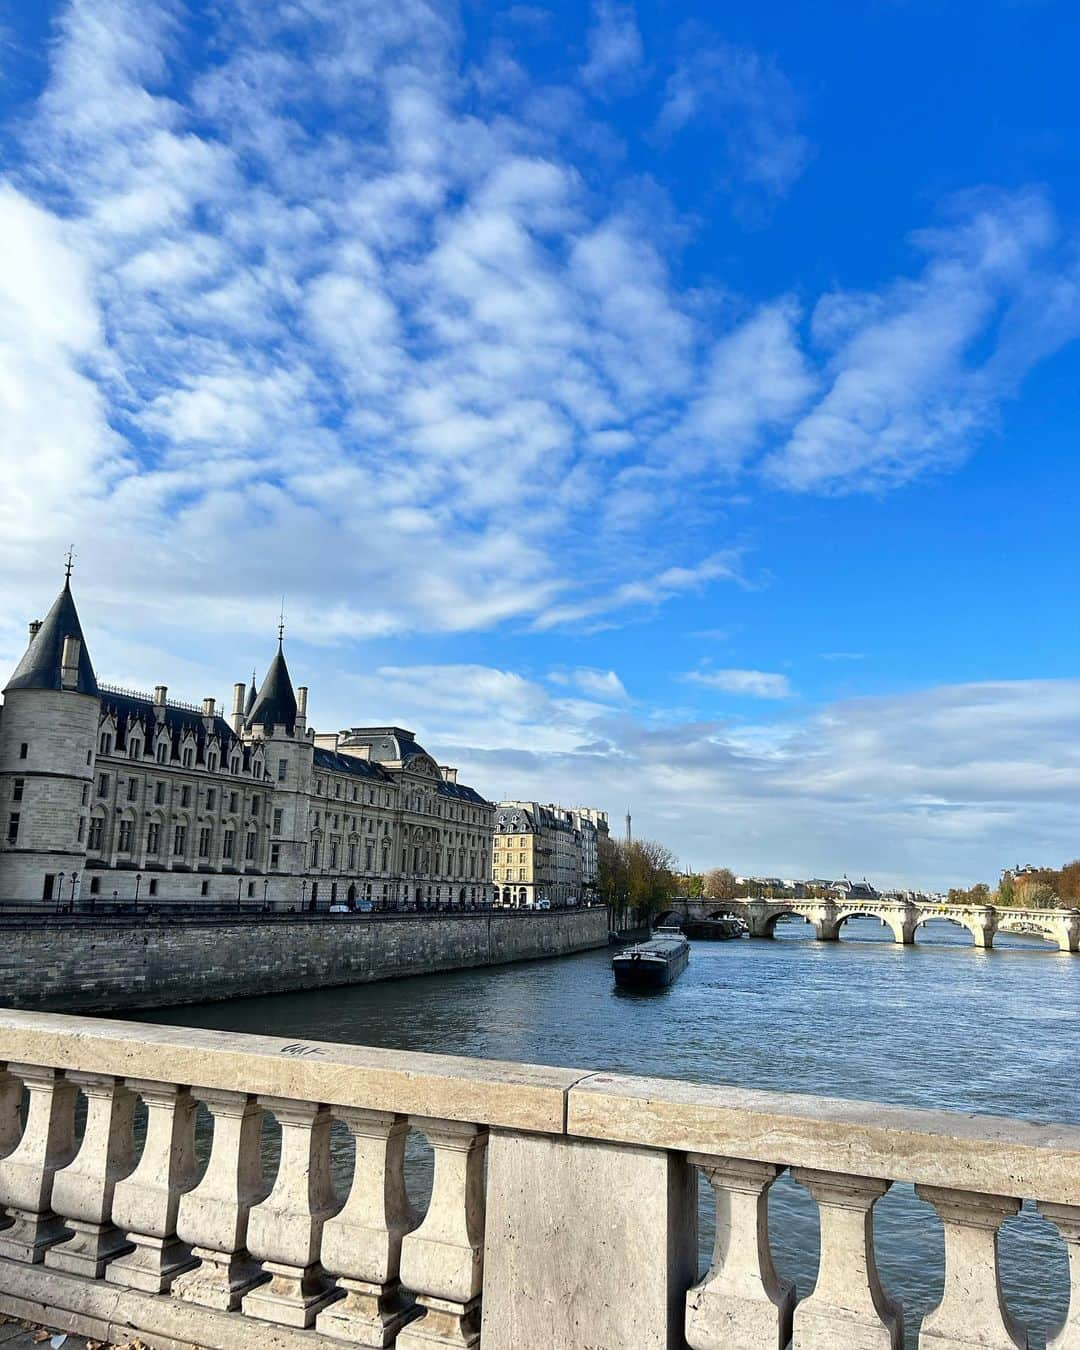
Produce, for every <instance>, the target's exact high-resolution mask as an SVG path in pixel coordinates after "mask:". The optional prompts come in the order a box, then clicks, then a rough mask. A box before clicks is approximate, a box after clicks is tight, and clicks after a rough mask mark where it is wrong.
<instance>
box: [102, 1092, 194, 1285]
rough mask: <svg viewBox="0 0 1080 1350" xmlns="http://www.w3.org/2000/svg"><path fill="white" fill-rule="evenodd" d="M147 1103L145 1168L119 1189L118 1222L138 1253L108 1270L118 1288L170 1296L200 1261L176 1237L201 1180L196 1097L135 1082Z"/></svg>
mask: <svg viewBox="0 0 1080 1350" xmlns="http://www.w3.org/2000/svg"><path fill="white" fill-rule="evenodd" d="M128 1086H129V1087H130V1088H132V1089H133V1090H134V1091H135V1092H137V1093H138V1094H139V1096H140V1097H142V1099H143V1102H144V1103H145V1105H146V1142H145V1143H144V1145H143V1151H142V1157H141V1158H140V1159H139V1165H138V1166H137V1167H136V1168H135V1171H134V1172H132V1174H131V1175H130V1176H129V1177H126V1178H125V1179H124V1180H123V1181H118V1182H117V1183H116V1188H115V1190H114V1191H113V1223H115V1224H116V1226H117V1227H118V1228H121V1229H123V1230H124V1232H125V1233H126V1234H127V1236H128V1239H129V1241H130V1242H131V1243H132V1244H133V1246H134V1250H133V1251H131V1252H130V1253H128V1255H126V1256H120V1257H117V1259H116V1260H115V1261H112V1262H110V1263H109V1265H108V1267H107V1268H106V1270H105V1278H106V1279H107V1280H110V1281H112V1283H114V1284H122V1285H126V1286H128V1287H129V1288H131V1289H142V1290H145V1291H146V1292H148V1293H151V1294H161V1293H165V1292H166V1290H168V1289H169V1287H170V1286H171V1284H172V1282H173V1280H174V1279H175V1278H176V1276H177V1275H179V1274H180V1272H181V1271H184V1270H189V1269H190V1268H191V1266H193V1265H194V1263H195V1259H194V1257H193V1256H192V1255H191V1253H190V1251H189V1250H188V1248H187V1247H186V1246H185V1245H184V1243H182V1242H181V1241H180V1239H179V1238H178V1237H177V1236H176V1215H177V1210H178V1209H179V1207H180V1197H181V1195H183V1193H184V1192H185V1191H187V1190H190V1189H191V1187H192V1185H193V1184H194V1182H195V1176H196V1171H197V1169H196V1164H195V1099H194V1097H192V1095H191V1092H190V1091H189V1090H188V1088H186V1087H177V1086H175V1085H174V1084H172V1083H151V1082H145V1081H143V1080H141V1079H129V1080H128Z"/></svg>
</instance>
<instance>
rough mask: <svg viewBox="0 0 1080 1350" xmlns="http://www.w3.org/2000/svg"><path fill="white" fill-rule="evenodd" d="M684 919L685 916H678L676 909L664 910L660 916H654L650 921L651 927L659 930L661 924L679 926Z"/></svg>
mask: <svg viewBox="0 0 1080 1350" xmlns="http://www.w3.org/2000/svg"><path fill="white" fill-rule="evenodd" d="M684 917H685V916H684V915H682V914H680V913H679V911H678V910H677V909H665V910H664V912H663V913H662V914H657V915H656V916H655V918H654V919H653V921H652V922H653V927H654V928H659V927H660V926H661V924H666V923H677V924H679V925H680V926H681V925H682V922H683V919H684Z"/></svg>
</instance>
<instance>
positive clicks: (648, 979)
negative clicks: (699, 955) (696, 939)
mask: <svg viewBox="0 0 1080 1350" xmlns="http://www.w3.org/2000/svg"><path fill="white" fill-rule="evenodd" d="M689 960H690V944H689V942H687V940H686V938H684V937H683V935H682V934H681V933H679V932H675V933H672V934H666V935H664V936H662V937H655V938H653V939H652V940H651V941H649V942H639V943H636V944H635V945H634V946H633V947H626V948H624V949H623V950H622V951H620V952H617V953H616V954H615V955H614V956H613V957H612V958H611V969H612V971H613V972H614V975H615V984H616V986H617V987H618V988H620V989H666V988H667V986H668V985H669V984H672V983H674V981H675V980H677V979H678V978H679V976H680V975H681V974H682V973H683V971H684V970H685V969H686V965H687V962H688V961H689Z"/></svg>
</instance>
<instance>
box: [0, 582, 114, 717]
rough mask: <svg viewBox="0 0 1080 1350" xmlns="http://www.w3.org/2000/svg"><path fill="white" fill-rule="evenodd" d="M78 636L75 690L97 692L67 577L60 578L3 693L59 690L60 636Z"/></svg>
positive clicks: (89, 692) (60, 679) (61, 650)
mask: <svg viewBox="0 0 1080 1350" xmlns="http://www.w3.org/2000/svg"><path fill="white" fill-rule="evenodd" d="M68 637H74V638H78V639H79V675H78V680H77V682H76V684H75V691H76V692H77V693H80V694H90V695H91V696H92V697H94V698H96V697H97V694H98V683H97V678H96V677H95V675H94V667H93V664H92V662H91V660H90V653H89V652H88V651H87V649H86V639H85V638H84V637H83V630H82V624H81V623H80V622H79V613H78V610H77V609H76V608H75V600H74V597H73V596H72V594H71V577H70V574H69V576H68V577H67V578H66V579H65V581H64V589H63V590H62V591H61V592H60V594H59V595H58V596H57V597H56V599H55V600H54V601H53V606H52V608H51V609H50V610H49V612H48V614H46V616H45V618H44V620H43V621H42V624H41V627H40V628H38V630H37V632H36V633H35V634H34V636H33V637H32V638H31V639H30V645H29V647H27V649H26V651H25V653H24V654H23V658H22V660H21V661H20V662H19V664H18V665H17V666H16V667H15V673H14V675H12V677H11V679H10V680H9V681H8V682H7V685H6V687H5V689H4V693H5V694H7V693H10V692H11V690H13V689H62V688H63V682H62V678H61V667H62V665H63V656H64V639H65V638H68Z"/></svg>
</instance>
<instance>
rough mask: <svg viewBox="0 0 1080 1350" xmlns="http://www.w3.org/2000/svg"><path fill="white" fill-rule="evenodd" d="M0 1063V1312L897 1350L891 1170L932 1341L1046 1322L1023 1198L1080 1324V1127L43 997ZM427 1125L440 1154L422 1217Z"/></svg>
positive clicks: (428, 1342) (1073, 1339)
mask: <svg viewBox="0 0 1080 1350" xmlns="http://www.w3.org/2000/svg"><path fill="white" fill-rule="evenodd" d="M0 1057H2V1058H3V1059H4V1060H5V1061H6V1065H7V1068H6V1072H5V1073H3V1074H2V1075H0V1205H2V1206H3V1210H2V1214H3V1216H4V1217H2V1218H0V1225H3V1226H0V1312H4V1313H8V1314H12V1315H16V1316H20V1317H29V1318H32V1319H34V1320H36V1321H39V1322H41V1321H43V1322H45V1323H47V1324H48V1325H51V1326H55V1327H57V1328H60V1329H63V1330H70V1331H77V1332H80V1333H82V1334H84V1335H89V1336H93V1337H96V1338H98V1339H101V1340H117V1341H122V1342H124V1343H126V1342H127V1341H129V1340H130V1339H131V1338H132V1337H133V1336H135V1337H138V1338H141V1339H142V1340H144V1341H145V1342H146V1343H148V1344H150V1345H169V1346H172V1345H179V1344H183V1345H196V1346H206V1347H220V1350H234V1347H250V1348H251V1350H262V1347H268V1346H272V1347H274V1348H275V1350H278V1348H279V1347H281V1348H286V1347H296V1348H297V1350H299V1347H301V1346H304V1347H311V1346H323V1347H333V1346H335V1345H342V1344H347V1345H348V1344H351V1345H364V1346H389V1345H395V1346H397V1347H399V1350H431V1347H433V1346H446V1347H451V1346H453V1347H468V1346H475V1345H477V1344H479V1342H480V1340H481V1338H482V1339H483V1344H484V1346H485V1347H486V1350H510V1348H511V1347H513V1348H514V1350H532V1348H533V1347H535V1348H536V1350H553V1348H557V1347H568V1348H569V1347H593V1348H594V1350H623V1348H624V1347H634V1350H637V1348H638V1347H681V1346H684V1345H689V1346H690V1347H693V1350H721V1348H723V1350H757V1347H761V1348H762V1350H765V1348H766V1347H768V1350H777V1347H783V1346H785V1345H786V1344H787V1343H788V1340H789V1338H790V1341H791V1345H792V1347H793V1350H826V1348H828V1350H870V1348H875V1347H883V1348H888V1350H898V1348H899V1347H900V1346H902V1345H903V1344H904V1340H903V1329H902V1325H903V1310H902V1309H901V1308H900V1307H899V1306H897V1305H896V1303H894V1302H893V1301H892V1300H890V1298H889V1297H888V1296H887V1294H886V1292H885V1290H884V1289H883V1287H882V1283H881V1280H880V1279H879V1277H878V1273H877V1265H876V1260H875V1241H874V1225H873V1221H872V1220H873V1211H874V1206H875V1205H876V1203H877V1202H878V1201H879V1200H880V1199H881V1197H882V1196H884V1195H885V1193H886V1192H887V1191H888V1190H889V1188H890V1187H891V1186H892V1185H893V1184H894V1183H897V1182H903V1183H913V1184H914V1185H915V1188H916V1190H917V1192H918V1194H919V1195H920V1196H921V1197H922V1198H923V1199H924V1200H926V1201H928V1202H929V1204H930V1205H932V1206H933V1208H934V1210H935V1211H936V1212H937V1214H938V1216H939V1217H940V1220H941V1224H942V1225H943V1229H944V1249H945V1270H944V1292H943V1294H942V1297H941V1300H940V1302H939V1304H938V1306H937V1307H936V1309H934V1310H933V1311H932V1312H931V1313H930V1314H929V1315H928V1316H927V1317H926V1318H925V1319H924V1320H923V1322H922V1326H921V1329H920V1331H919V1334H918V1344H919V1345H921V1346H925V1347H933V1350H939V1347H961V1346H964V1347H969V1346H983V1347H1003V1348H1006V1347H1015V1346H1024V1345H1026V1344H1027V1338H1026V1332H1025V1330H1024V1328H1022V1327H1021V1326H1019V1325H1018V1324H1017V1322H1016V1321H1015V1320H1014V1318H1013V1316H1012V1315H1011V1314H1010V1312H1009V1311H1008V1309H1007V1308H1006V1306H1005V1302H1004V1300H1003V1297H1002V1293H1001V1282H1000V1279H999V1269H998V1251H997V1240H996V1239H997V1234H998V1230H999V1228H1000V1227H1001V1225H1002V1223H1003V1221H1004V1220H1005V1219H1006V1218H1007V1217H1008V1216H1011V1215H1013V1214H1015V1213H1016V1212H1017V1210H1018V1208H1019V1206H1020V1203H1021V1201H1023V1200H1028V1201H1035V1202H1037V1203H1038V1206H1039V1209H1040V1210H1041V1212H1042V1214H1043V1215H1044V1216H1045V1218H1047V1219H1048V1220H1050V1222H1051V1223H1053V1224H1055V1225H1056V1226H1057V1229H1058V1231H1059V1232H1060V1234H1061V1236H1062V1237H1063V1238H1064V1240H1065V1242H1066V1244H1067V1245H1068V1249H1069V1253H1070V1258H1071V1279H1072V1295H1073V1298H1072V1307H1071V1310H1070V1313H1069V1317H1068V1320H1067V1321H1066V1323H1065V1325H1064V1326H1063V1327H1062V1328H1061V1330H1060V1331H1059V1332H1058V1333H1057V1335H1056V1337H1055V1338H1054V1339H1053V1340H1051V1342H1050V1344H1051V1345H1052V1346H1054V1347H1056V1348H1058V1350H1070V1348H1072V1347H1076V1346H1077V1345H1080V1129H1078V1128H1074V1127H1069V1126H1065V1125H1061V1126H1045V1125H1032V1124H1028V1123H1025V1122H1021V1121H1014V1120H1009V1119H1004V1118H1001V1119H999V1118H994V1117H972V1116H963V1115H954V1114H950V1113H945V1112H927V1111H915V1110H906V1109H899V1108H894V1107H886V1106H880V1105H873V1104H866V1103H857V1102H847V1101H839V1100H832V1099H821V1098H812V1097H796V1096H788V1095H782V1094H778V1093H765V1092H752V1091H744V1090H737V1089H730V1088H711V1087H701V1086H697V1085H693V1084H688V1083H680V1082H674V1081H666V1080H657V1079H638V1078H627V1077H619V1076H614V1075H608V1074H603V1073H586V1072H579V1071H574V1070H568V1069H554V1068H539V1067H534V1066H526V1065H517V1064H500V1063H496V1062H489V1061H483V1060H470V1059H462V1058H454V1057H448V1056H438V1055H421V1054H406V1053H398V1052H396V1051H390V1050H382V1049H370V1048H364V1047H352V1046H340V1045H326V1044H320V1043H317V1042H306V1041H285V1040H279V1039H276V1038H271V1037H261V1036H246V1035H238V1034H232V1033H227V1032H212V1031H193V1030H186V1029H179V1028H172V1027H162V1026H154V1025H145V1026H144V1025H134V1024H129V1023H123V1022H111V1021H104V1020H99V1019H90V1018H74V1017H65V1016H57V1015H51V1014H39V1013H19V1012H2V1013H0ZM80 1099H81V1101H80ZM268 1117H273V1119H274V1121H276V1129H277V1134H276V1137H277V1139H278V1140H279V1142H278V1144H277V1146H276V1147H275V1148H274V1149H273V1150H272V1151H271V1152H268V1149H267V1136H266V1135H265V1134H264V1128H263V1127H264V1123H265V1120H266V1118H268ZM198 1120H201V1121H203V1124H202V1125H199V1124H198V1123H197V1121H198ZM136 1123H137V1124H138V1128H137V1129H136V1128H135V1125H136ZM77 1124H78V1127H79V1128H78V1129H77V1128H76V1126H77ZM410 1131H416V1132H419V1134H420V1135H422V1136H423V1138H424V1139H425V1140H426V1141H427V1145H429V1146H430V1150H431V1153H432V1155H433V1177H432V1185H431V1194H430V1200H429V1201H428V1202H427V1204H426V1206H425V1207H423V1212H422V1213H417V1212H416V1211H415V1210H414V1208H413V1204H412V1202H411V1201H410V1198H409V1195H408V1193H407V1190H406V1175H405V1156H406V1136H407V1134H408V1133H409V1132H410ZM332 1132H334V1133H335V1138H336V1137H338V1136H340V1135H341V1133H342V1132H344V1133H345V1134H346V1135H347V1138H348V1140H349V1142H350V1146H351V1154H352V1162H351V1165H350V1166H349V1167H348V1169H347V1170H348V1175H347V1177H342V1175H341V1174H340V1169H339V1173H338V1174H337V1175H336V1176H335V1172H334V1169H333V1167H332V1161H331V1158H332V1152H333V1150H332V1145H331V1136H332ZM137 1141H139V1142H141V1147H139V1146H138V1144H137ZM341 1153H342V1150H341V1149H340V1148H339V1149H338V1150H337V1155H336V1156H338V1158H339V1159H340V1156H341ZM785 1170H790V1172H791V1174H792V1176H793V1177H794V1178H795V1179H796V1180H797V1181H799V1182H801V1183H802V1185H803V1186H804V1187H805V1188H806V1189H807V1190H808V1191H809V1193H810V1195H811V1196H812V1197H813V1199H814V1201H815V1202H816V1204H817V1208H818V1214H819V1221H820V1233H821V1254H820V1267H819V1273H818V1277H817V1282H816V1285H815V1286H814V1288H813V1290H812V1292H810V1293H809V1294H808V1295H807V1296H806V1297H804V1298H803V1299H802V1300H801V1301H796V1298H795V1294H794V1292H793V1290H792V1288H791V1286H790V1285H788V1284H786V1283H785V1282H784V1281H783V1280H782V1279H781V1278H780V1277H779V1275H778V1274H777V1272H776V1270H775V1268H774V1266H773V1261H772V1256H771V1250H770V1245H769V1235H768V1219H767V1214H768V1205H767V1198H768V1193H769V1190H770V1188H771V1187H772V1186H773V1184H774V1182H775V1181H776V1179H777V1177H778V1176H779V1175H780V1174H781V1173H782V1172H783V1171H785ZM485 1173H486V1175H485ZM699 1175H700V1176H701V1177H704V1178H705V1180H706V1181H707V1183H708V1186H709V1187H710V1188H711V1191H712V1192H713V1193H714V1195H715V1203H716V1219H717V1222H716V1243H715V1250H714V1254H713V1259H712V1264H711V1267H710V1269H709V1270H708V1273H707V1274H705V1276H704V1278H700V1274H699V1270H698V1263H697V1230H696V1222H697V1213H698V1203H697V1189H698V1187H697V1183H698V1177H699ZM910 1343H911V1344H914V1342H913V1341H911V1342H910Z"/></svg>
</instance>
